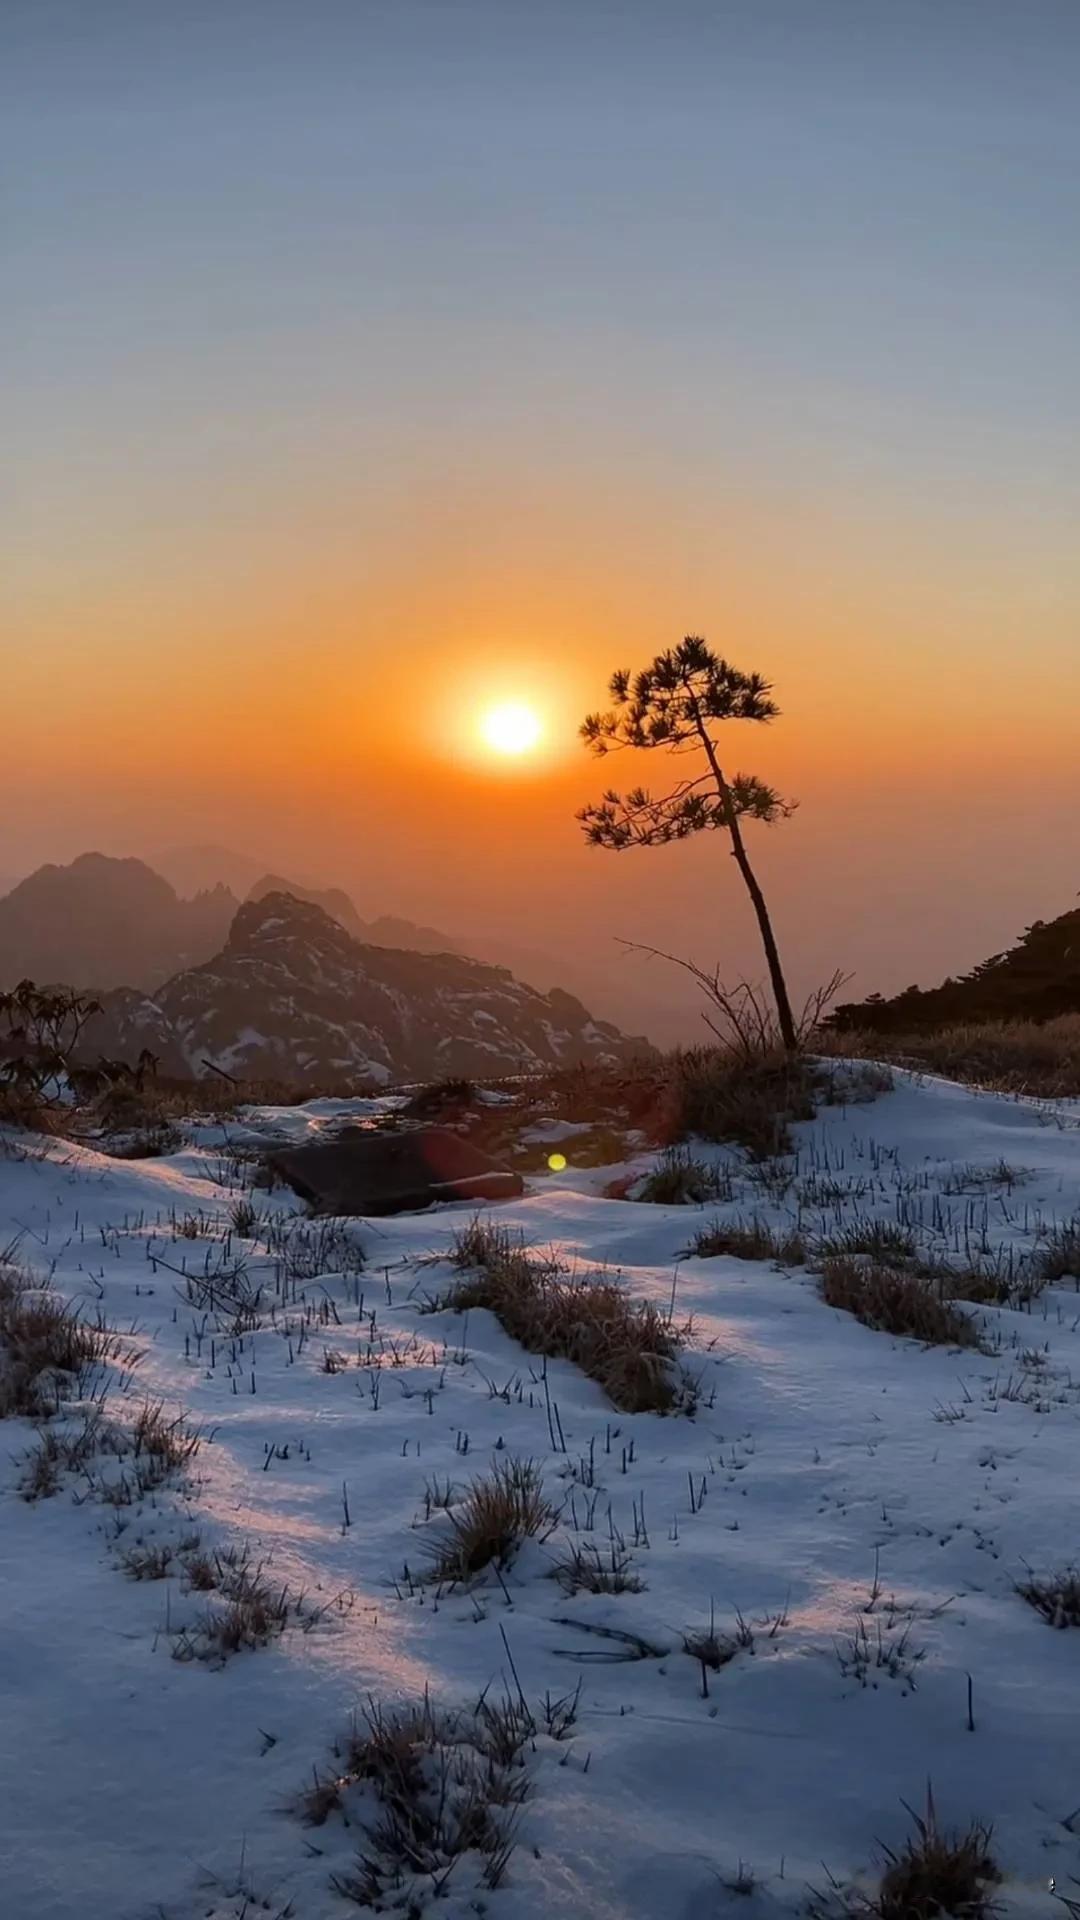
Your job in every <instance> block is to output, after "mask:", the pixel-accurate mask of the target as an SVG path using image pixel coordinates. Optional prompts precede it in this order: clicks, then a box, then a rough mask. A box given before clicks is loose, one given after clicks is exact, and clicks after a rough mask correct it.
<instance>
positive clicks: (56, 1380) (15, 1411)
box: [0, 1260, 119, 1420]
mask: <svg viewBox="0 0 1080 1920" xmlns="http://www.w3.org/2000/svg"><path fill="white" fill-rule="evenodd" d="M118 1346H119V1343H118V1340H117V1336H116V1334H115V1333H114V1331H113V1330H112V1328H111V1327H107V1326H106V1325H105V1323H104V1321H103V1320H101V1319H95V1320H84V1319H83V1318H82V1317H81V1315H80V1314H79V1313H78V1311H77V1310H76V1309H75V1308H73V1307H69V1306H66V1305H65V1304H64V1302H63V1301H62V1300H59V1299H57V1298H56V1296H55V1295H54V1294H53V1293H52V1292H51V1291H50V1289H49V1287H48V1286H47V1285H46V1284H43V1283H42V1282H40V1281H36V1280H33V1279H32V1278H31V1277H30V1275H29V1274H27V1273H25V1272H24V1271H23V1270H22V1269H21V1268H20V1267H17V1266H15V1265H14V1264H13V1263H11V1261H10V1260H7V1261H3V1260H0V1419H3V1418H8V1417H11V1416H13V1415H21V1416H23V1417H24V1418H27V1419H31V1420H43V1419H47V1418H48V1417H49V1415H50V1414H52V1413H55V1412H56V1411H57V1409H58V1406H59V1403H60V1400H61V1398H62V1397H63V1394H64V1391H65V1390H66V1391H67V1392H68V1393H72V1392H78V1391H79V1389H80V1386H81V1385H82V1384H84V1383H85V1378H86V1375H87V1373H88V1372H90V1371H91V1370H92V1369H94V1368H95V1367H100V1366H103V1365H105V1364H106V1363H107V1362H108V1361H109V1360H111V1359H112V1358H113V1357H114V1356H115V1354H116V1352H117V1351H118Z"/></svg>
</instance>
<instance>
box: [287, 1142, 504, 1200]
mask: <svg viewBox="0 0 1080 1920" xmlns="http://www.w3.org/2000/svg"><path fill="white" fill-rule="evenodd" d="M268 1157H269V1164H270V1166H271V1168H272V1169H273V1171H274V1172H275V1173H276V1174H278V1175H279V1177H280V1178H281V1179H282V1180H284V1181H285V1182H286V1184H287V1185H288V1186H290V1187H291V1188H292V1190H293V1192H294V1193H298V1194H299V1195H300V1197H301V1199H302V1200H306V1201H308V1203H309V1204H310V1205H311V1206H312V1207H314V1208H315V1210H316V1212H318V1213H337V1214H380V1213H411V1212H415V1211H416V1209H417V1208H420V1207H430V1206H432V1205H433V1204H434V1202H435V1201H437V1200H511V1199H513V1198H514V1196H515V1195H517V1194H519V1193H522V1192H524V1182H523V1181H522V1178H521V1175H520V1174H519V1173H514V1172H512V1171H511V1169H510V1168H509V1167H504V1166H501V1165H500V1164H499V1162H498V1161H497V1160H492V1159H491V1158H490V1157H489V1156H488V1155H487V1154H486V1153H482V1152H481V1151H480V1149H479V1147H475V1146H473V1145H472V1144H471V1142H470V1141H468V1140H463V1139H462V1137H461V1135H460V1134H457V1133H451V1132H450V1131H449V1129H448V1128H446V1127H416V1128H414V1129H412V1130H410V1131H409V1132H405V1133H371V1132H368V1131H367V1130H366V1129H365V1128H363V1127H346V1128H344V1129H343V1130H342V1132H341V1133H339V1134H337V1135H336V1136H335V1138H334V1139H333V1140H326V1141H323V1140H318V1141H313V1142H312V1143H311V1144H310V1145H309V1146H302V1147H284V1148H282V1149H281V1150H280V1151H278V1152H276V1153H272V1154H270V1155H269V1156H268Z"/></svg>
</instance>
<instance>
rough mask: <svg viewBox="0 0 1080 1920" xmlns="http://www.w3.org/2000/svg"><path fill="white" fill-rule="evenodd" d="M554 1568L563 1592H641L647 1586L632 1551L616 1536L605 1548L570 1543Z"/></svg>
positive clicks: (553, 1575)
mask: <svg viewBox="0 0 1080 1920" xmlns="http://www.w3.org/2000/svg"><path fill="white" fill-rule="evenodd" d="M551 1571H552V1577H553V1578H554V1579H556V1580H557V1581H558V1582H559V1585H560V1586H561V1587H562V1589H563V1592H564V1593H642V1592H644V1588H645V1582H644V1580H642V1578H641V1576H640V1574H638V1573H635V1571H634V1567H633V1562H632V1561H631V1558H630V1555H629V1554H628V1553H627V1551H626V1549H625V1547H622V1546H620V1545H619V1543H618V1542H617V1541H615V1540H612V1541H611V1542H610V1543H609V1545H608V1547H607V1549H606V1551H603V1552H602V1551H601V1549H600V1548H599V1547H598V1546H595V1545H593V1544H591V1543H589V1544H586V1545H585V1546H576V1545H570V1546H569V1547H567V1549H566V1551H565V1553H564V1554H563V1555H562V1556H561V1558H560V1559H558V1560H557V1561H556V1562H555V1565H554V1566H553V1568H552V1570H551Z"/></svg>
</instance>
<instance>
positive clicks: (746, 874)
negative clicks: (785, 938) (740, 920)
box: [728, 801, 799, 1053]
mask: <svg viewBox="0 0 1080 1920" xmlns="http://www.w3.org/2000/svg"><path fill="white" fill-rule="evenodd" d="M728 820H729V825H730V829H731V851H732V857H733V858H734V860H735V862H736V864H737V866H738V869H739V872H740V873H741V874H742V877H743V879H744V881H745V882H746V891H747V893H748V894H749V895H750V898H751V900H752V901H753V903H754V912H755V913H756V915H757V923H758V928H759V931H760V933H761V944H762V946H763V947H764V949H765V958H766V960H767V962H768V966H769V979H770V981H771V982H772V990H773V999H774V1000H775V1001H776V1017H777V1019H778V1020H779V1022H780V1037H781V1039H782V1040H783V1042H784V1047H785V1050H786V1051H787V1052H788V1053H795V1052H797V1051H798V1046H799V1037H798V1035H797V1033H796V1032H795V1021H794V1018H793V1016H792V1012H791V1001H790V1000H789V999H788V990H787V981H786V980H785V979H784V969H783V967H782V966H781V964H780V951H779V948H778V947H777V944H776V936H775V934H774V933H773V930H772V921H771V920H770V919H769V909H768V907H767V906H766V905H765V895H764V894H763V893H762V891H761V888H760V887H759V885H758V883H757V878H756V876H755V873H754V870H753V868H752V867H751V865H750V861H749V859H748V858H747V853H746V848H745V846H744V845H743V837H742V834H741V833H740V831H739V822H738V817H737V815H736V814H735V811H734V809H733V808H732V806H731V804H730V801H729V803H728Z"/></svg>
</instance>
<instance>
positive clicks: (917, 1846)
mask: <svg viewBox="0 0 1080 1920" xmlns="http://www.w3.org/2000/svg"><path fill="white" fill-rule="evenodd" d="M908 1812H909V1813H910V1814H911V1817H912V1819H913V1821H914V1822H915V1832H914V1833H913V1834H912V1835H911V1837H910V1838H909V1840H908V1841H907V1843H906V1845H905V1846H904V1848H903V1851H902V1852H900V1853H894V1852H893V1851H892V1849H891V1848H886V1849H885V1853H886V1858H887V1860H888V1862H889V1864H888V1866H887V1867H886V1869H885V1872H884V1874H883V1875H882V1879H881V1885H880V1887H879V1889H878V1893H877V1898H876V1900H875V1901H874V1902H873V1906H872V1911H873V1913H874V1914H875V1915H877V1916H878V1920H937V1916H939V1915H949V1916H951V1920H981V1916H983V1915H985V1914H986V1913H987V1912H988V1911H989V1908H990V1899H989V1888H990V1887H991V1886H992V1885H993V1884H994V1883H995V1882H996V1881H998V1880H1000V1878H1001V1874H1000V1872H999V1870H998V1868H997V1866H996V1864H995V1862H994V1860H993V1857H992V1855H991V1853H990V1839H991V1832H992V1830H991V1828H990V1827H989V1826H985V1825H983V1823H982V1822H981V1821H973V1822H972V1824H971V1826H970V1827H969V1828H968V1830H967V1832H966V1833H946V1832H943V1831H942V1829H941V1828H940V1827H939V1826H938V1822H937V1815H936V1812H935V1810H934V1797H933V1794H932V1792H931V1790H930V1788H929V1787H927V1790H926V1811H925V1813H923V1814H917V1813H915V1812H914V1810H913V1809H912V1808H910V1807H909V1808H908Z"/></svg>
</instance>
